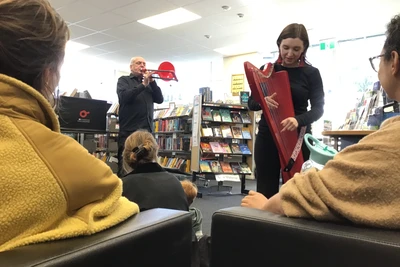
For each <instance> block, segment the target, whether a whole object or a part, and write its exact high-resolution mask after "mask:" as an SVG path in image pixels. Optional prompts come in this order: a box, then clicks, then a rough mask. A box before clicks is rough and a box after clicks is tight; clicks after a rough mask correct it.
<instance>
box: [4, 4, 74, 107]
mask: <svg viewBox="0 0 400 267" xmlns="http://www.w3.org/2000/svg"><path fill="white" fill-rule="evenodd" d="M68 39H69V30H68V26H67V24H66V23H65V21H64V20H63V19H62V18H61V17H60V15H59V14H58V13H57V12H56V11H55V10H54V9H53V8H52V7H51V5H50V4H49V2H48V1H47V0H2V1H0V73H1V74H5V75H8V76H11V77H13V78H15V79H18V80H20V81H22V82H24V83H26V84H28V85H30V86H32V87H33V88H35V89H36V90H37V91H39V92H40V93H41V94H42V95H43V96H44V97H45V98H46V99H48V100H49V101H51V100H52V99H53V93H54V90H55V88H56V87H57V85H58V82H59V79H60V73H59V69H60V66H61V64H62V62H63V60H64V55H65V45H66V43H67V41H68Z"/></svg>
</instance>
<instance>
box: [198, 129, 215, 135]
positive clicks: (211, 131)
mask: <svg viewBox="0 0 400 267" xmlns="http://www.w3.org/2000/svg"><path fill="white" fill-rule="evenodd" d="M201 136H203V137H213V136H214V134H213V130H212V128H209V127H205V128H204V127H202V128H201Z"/></svg>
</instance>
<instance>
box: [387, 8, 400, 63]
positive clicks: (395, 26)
mask: <svg viewBox="0 0 400 267" xmlns="http://www.w3.org/2000/svg"><path fill="white" fill-rule="evenodd" d="M383 50H385V55H384V58H385V60H390V58H391V55H390V54H391V53H392V51H396V52H397V53H399V55H400V16H399V15H396V16H394V17H393V18H392V20H391V21H390V22H389V24H388V25H387V30H386V41H385V44H384V45H383Z"/></svg>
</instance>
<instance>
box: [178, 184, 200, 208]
mask: <svg viewBox="0 0 400 267" xmlns="http://www.w3.org/2000/svg"><path fill="white" fill-rule="evenodd" d="M181 184H182V187H183V191H185V194H186V198H187V201H188V204H189V205H191V204H192V203H193V201H194V199H195V198H196V197H197V192H198V189H197V186H196V185H195V184H194V183H192V182H191V181H189V180H183V181H181Z"/></svg>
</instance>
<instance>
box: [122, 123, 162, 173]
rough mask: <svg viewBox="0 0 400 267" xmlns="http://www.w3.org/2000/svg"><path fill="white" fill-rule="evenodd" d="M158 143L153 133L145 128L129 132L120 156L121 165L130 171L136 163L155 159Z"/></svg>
mask: <svg viewBox="0 0 400 267" xmlns="http://www.w3.org/2000/svg"><path fill="white" fill-rule="evenodd" d="M157 151H158V145H157V142H156V140H155V139H154V137H153V135H152V134H151V133H149V132H148V131H146V130H139V131H136V132H134V133H133V134H131V135H130V136H129V137H128V138H127V139H126V141H125V148H124V152H122V158H123V160H124V162H123V167H124V169H125V171H126V172H130V171H132V170H134V169H135V168H136V166H137V165H140V164H143V163H148V162H153V161H156V160H157Z"/></svg>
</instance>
